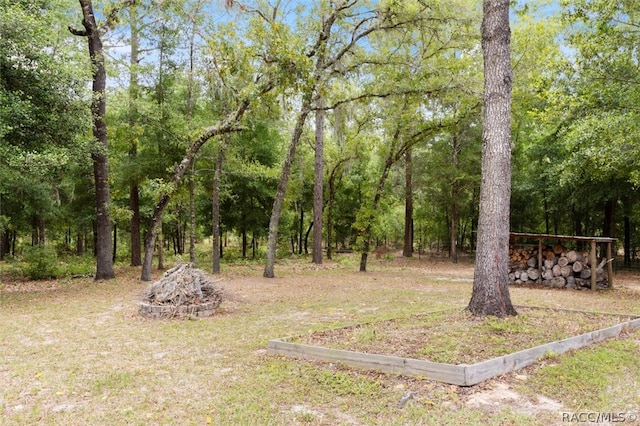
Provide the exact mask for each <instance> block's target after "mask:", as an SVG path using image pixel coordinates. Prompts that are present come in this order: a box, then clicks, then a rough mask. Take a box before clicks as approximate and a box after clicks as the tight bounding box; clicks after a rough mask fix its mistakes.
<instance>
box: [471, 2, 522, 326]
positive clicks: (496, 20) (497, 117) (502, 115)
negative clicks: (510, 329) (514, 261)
mask: <svg viewBox="0 0 640 426" xmlns="http://www.w3.org/2000/svg"><path fill="white" fill-rule="evenodd" d="M510 39H511V30H510V27H509V0H484V3H483V20H482V51H483V57H484V81H485V84H484V112H483V134H482V144H483V145H482V182H481V184H480V217H479V223H478V248H477V252H476V264H475V271H474V278H473V293H472V295H471V301H470V302H469V305H468V307H467V309H469V310H470V311H471V312H472V313H473V314H474V315H475V316H483V315H493V316H497V317H504V316H508V315H516V314H517V312H516V310H515V308H514V307H513V305H512V303H511V298H510V295H509V276H508V261H509V201H510V198H511V87H512V78H513V77H512V71H511V57H510V55H511V49H510Z"/></svg>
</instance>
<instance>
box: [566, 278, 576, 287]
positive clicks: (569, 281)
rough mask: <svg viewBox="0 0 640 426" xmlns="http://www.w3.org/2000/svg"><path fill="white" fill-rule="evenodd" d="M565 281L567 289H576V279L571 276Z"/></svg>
mask: <svg viewBox="0 0 640 426" xmlns="http://www.w3.org/2000/svg"><path fill="white" fill-rule="evenodd" d="M566 280H567V286H566V287H567V288H576V278H575V277H573V276H568V277H567V278H566Z"/></svg>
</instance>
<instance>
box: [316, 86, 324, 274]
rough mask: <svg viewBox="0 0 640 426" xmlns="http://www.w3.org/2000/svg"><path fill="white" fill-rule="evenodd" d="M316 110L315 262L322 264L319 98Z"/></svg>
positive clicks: (320, 103) (322, 120) (321, 137)
mask: <svg viewBox="0 0 640 426" xmlns="http://www.w3.org/2000/svg"><path fill="white" fill-rule="evenodd" d="M318 106H319V108H318V109H317V110H316V146H315V165H314V171H315V176H314V179H313V263H315V264H317V265H320V264H322V207H323V205H324V203H323V202H322V198H323V197H322V195H323V179H324V110H323V109H322V107H323V106H324V105H323V104H322V98H318Z"/></svg>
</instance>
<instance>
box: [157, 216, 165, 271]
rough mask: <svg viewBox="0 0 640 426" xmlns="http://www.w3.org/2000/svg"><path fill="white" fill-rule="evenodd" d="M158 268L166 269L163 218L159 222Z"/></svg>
mask: <svg viewBox="0 0 640 426" xmlns="http://www.w3.org/2000/svg"><path fill="white" fill-rule="evenodd" d="M158 230H159V231H158V270H160V271H162V270H163V269H164V234H163V233H162V219H160V223H159V224H158Z"/></svg>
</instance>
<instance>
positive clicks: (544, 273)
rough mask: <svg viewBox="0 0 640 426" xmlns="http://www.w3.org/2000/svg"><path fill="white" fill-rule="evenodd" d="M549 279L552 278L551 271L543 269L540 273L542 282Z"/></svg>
mask: <svg viewBox="0 0 640 426" xmlns="http://www.w3.org/2000/svg"><path fill="white" fill-rule="evenodd" d="M551 278H553V270H551V269H545V270H544V271H542V279H543V280H545V281H546V280H550V279H551Z"/></svg>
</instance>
